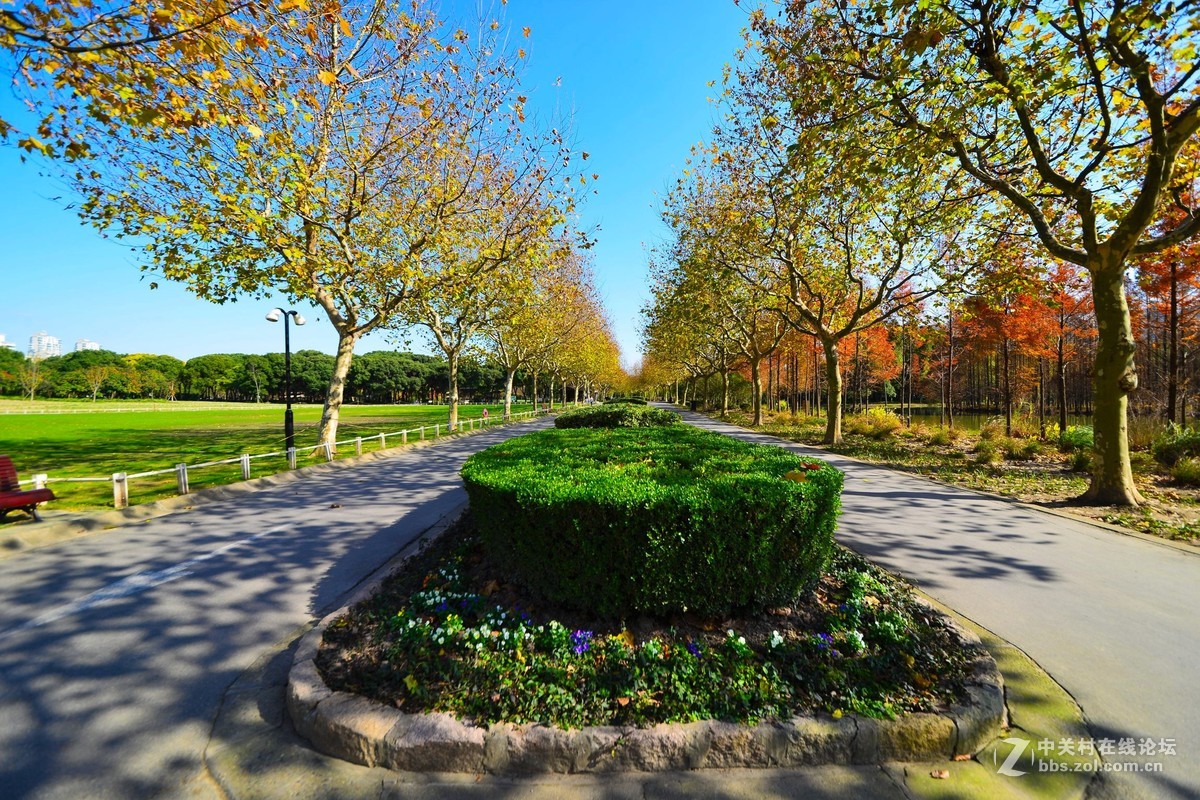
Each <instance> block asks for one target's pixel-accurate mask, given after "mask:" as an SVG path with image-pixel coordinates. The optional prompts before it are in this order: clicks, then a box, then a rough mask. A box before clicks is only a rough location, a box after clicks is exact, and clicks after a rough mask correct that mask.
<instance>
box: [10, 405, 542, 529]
mask: <svg viewBox="0 0 1200 800" xmlns="http://www.w3.org/2000/svg"><path fill="white" fill-rule="evenodd" d="M486 407H487V408H488V411H489V414H490V415H491V419H492V420H493V421H498V420H499V419H500V417H501V416H502V414H503V410H504V407H503V406H502V405H489V406H486ZM26 408H27V406H23V405H22V404H21V403H20V402H19V401H0V454H6V455H9V456H11V457H12V459H13V462H14V463H15V464H16V466H17V471H18V472H19V473H20V475H21V478H22V479H27V478H29V477H31V476H32V475H34V474H36V473H45V474H47V475H49V476H50V484H49V485H50V488H51V489H53V490H54V493H55V494H56V495H57V496H58V498H59V499H58V500H56V501H55V502H53V503H51V504H50V505H49V506H48V507H47V508H48V509H49V510H85V509H102V508H111V507H112V483H111V477H112V474H113V473H114V472H125V473H129V474H135V473H139V472H152V471H154V470H160V469H172V468H173V467H174V466H175V465H176V464H180V463H186V464H188V465H193V464H201V463H204V462H208V461H220V460H223V459H227V458H237V457H238V456H240V455H241V454H243V453H248V454H250V455H252V456H253V455H256V454H259V453H270V452H275V451H282V450H283V448H284V442H283V407H282V406H278V405H265V404H264V405H251V404H242V405H237V404H229V403H221V404H203V403H187V404H183V403H180V404H175V403H147V404H145V405H141V404H131V403H129V402H126V401H116V402H113V403H108V404H106V403H105V402H103V401H101V402H98V403H94V404H93V403H91V402H86V403H80V402H78V401H75V402H71V401H64V402H53V401H51V402H41V403H39V404H38V406H37V409H38V413H22V412H23V411H25V409H26ZM483 408H484V406H481V405H463V406H460V407H459V417H460V419H464V420H465V419H475V418H478V417H479V416H480V413H481V411H482V409H483ZM530 408H531V406H530V405H529V404H523V405H522V404H515V405H514V406H513V411H514V413H517V412H521V411H528V410H529V409H530ZM293 409H294V411H295V417H296V447H297V448H298V449H299V448H303V447H311V446H312V445H315V444H316V442H317V424H318V423H319V421H320V418H321V407H320V406H316V405H311V406H293ZM6 412H8V413H6ZM13 412H15V413H13ZM85 412H86V413H85ZM447 415H448V410H447V408H446V406H402V405H388V406H345V407H343V408H342V413H341V424H340V425H339V427H338V441H343V442H344V441H348V440H349V441H351V442H352V440H353V439H354V438H355V437H357V436H361V437H364V438H366V437H370V436H375V435H377V434H379V433H386V434H392V433H396V434H398V433H399V432H400V431H402V430H412V429H416V428H419V427H420V426H429V428H430V429H429V430H428V431H427V432H426V437H427V438H430V437H432V436H433V435H434V430H433V427H432V426H434V425H435V424H440V425H441V426H442V433H443V435H444V434H445V424H446V419H447ZM417 438H418V437H417V434H415V433H414V434H412V435H411V436H410V440H415V439H417ZM387 444H388V447H393V446H396V445H399V444H400V437H399V436H396V437H394V438H389V439H388V442H387ZM378 449H380V443H379V440H378V439H375V440H372V441H368V442H364V443H363V452H364V453H369V452H373V451H375V450H378ZM339 455H342V456H345V455H354V445H353V443H351V444H349V445H343V446H342V447H341V448H339ZM323 458H324V457H323V455H321V454H320V453H319V452H318V453H317V454H316V455H315V456H314V455H309V454H308V453H306V452H300V453H299V454H298V456H297V465H298V466H302V465H304V464H309V463H314V462H317V461H321V460H323ZM250 463H251V477H255V478H257V477H262V476H264V475H271V474H274V473H276V472H281V471H283V470H285V469H287V459H286V457H285V456H283V455H280V456H276V457H269V458H261V459H253V460H252V461H251V462H250ZM63 478H102V479H103V480H102V481H95V482H73V481H62V480H61V479H63ZM188 480H189V484H190V487H191V489H192V490H196V489H200V488H203V487H205V486H216V485H220V484H226V483H232V482H234V481H239V480H241V467H240V465H238V464H236V463H234V464H228V465H222V466H213V467H205V468H203V469H189V470H188ZM175 493H176V483H175V475H174V473H170V474H166V475H156V476H147V477H144V478H134V479H130V481H129V501H130V503H145V502H149V501H152V500H158V499H161V498H163V497H169V496H172V495H174V494H175ZM20 518H21V515H20V514H14V515H13V517H12V519H20ZM0 524H2V523H0Z"/></svg>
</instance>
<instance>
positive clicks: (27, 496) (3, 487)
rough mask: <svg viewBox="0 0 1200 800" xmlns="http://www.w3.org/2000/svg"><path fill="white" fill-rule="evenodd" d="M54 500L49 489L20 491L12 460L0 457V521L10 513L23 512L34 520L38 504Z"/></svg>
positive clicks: (52, 493) (36, 515) (36, 516)
mask: <svg viewBox="0 0 1200 800" xmlns="http://www.w3.org/2000/svg"><path fill="white" fill-rule="evenodd" d="M53 499H54V492H52V491H50V490H49V489H22V488H21V484H20V483H18V482H17V468H16V467H14V466H13V462H12V459H11V458H9V457H8V456H0V520H2V519H4V518H5V517H6V516H8V512H10V511H24V512H25V513H26V514H28V515H29V516H31V517H33V518H34V519H36V520H40V519H41V517H39V516H38V513H37V506H38V503H45V502H48V501H50V500H53Z"/></svg>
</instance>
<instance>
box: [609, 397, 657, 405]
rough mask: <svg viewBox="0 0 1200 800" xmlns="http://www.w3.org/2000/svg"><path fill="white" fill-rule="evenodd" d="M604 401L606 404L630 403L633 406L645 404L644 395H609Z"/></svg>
mask: <svg viewBox="0 0 1200 800" xmlns="http://www.w3.org/2000/svg"><path fill="white" fill-rule="evenodd" d="M604 402H605V403H607V404H612V403H630V404H632V405H635V406H644V405H647V402H646V398H644V397H610V398H608V399H607V400H605V401H604Z"/></svg>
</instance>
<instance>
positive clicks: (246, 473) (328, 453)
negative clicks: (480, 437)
mask: <svg viewBox="0 0 1200 800" xmlns="http://www.w3.org/2000/svg"><path fill="white" fill-rule="evenodd" d="M547 413H549V412H548V411H546V410H543V409H533V410H531V411H522V412H520V413H516V414H513V415H512V417H511V418H512V419H513V420H515V419H518V418H520V417H536V416H542V415H545V414H547ZM503 422H504V420H503V419H499V418H495V419H489V418H488V417H471V418H466V419H461V420H459V422H458V428H459V431H460V432H461V431H463V430H464V429H465V430H466V431H468V432H470V431H475V430H482V429H483V428H485V427H489V426H494V425H496V424H497V423H501V424H503ZM442 427H443V426H442V424H441V423H437V424H434V425H432V426H430V425H422V426H420V427H418V428H410V429H408V430H402V431H393V432H391V433H386V432H385V433H377V434H375V435H374V436H365V437H364V436H356V437H354V438H353V439H346V440H345V441H341V442H335V443H334V444H333V445H332V446H331V445H330V444H328V443H322V444H317V445H313V446H312V447H292V448H288V449H287V450H276V451H274V452H270V453H255V454H254V455H251V454H249V453H242V454H241V455H239V456H235V457H233V458H223V459H220V460H218V461H205V462H202V463H200V464H186V463H180V464H176V465H175V466H173V467H171V468H170V469H154V470H149V471H147V472H134V473H127V472H114V473H113V474H112V475H111V476H110V477H107V478H56V477H53V476H51V475H49V474H47V473H39V474H36V475H33V476H31V477H30V478H28V479H26V480H23V481H21V483H22V484H25V483H30V484H33V485H34V487H35V488H38V489H42V488H45V486H46V484H47V483H52V482H57V483H95V482H102V481H103V482H110V481H111V482H112V488H113V507H114V508H125V507H126V506H128V505H129V483H130V481H133V480H136V479H138V478H150V477H155V476H158V475H169V474H172V473H174V475H175V484H176V489H177V492H178V493H179V494H181V495H185V494H188V493H189V492H190V491H191V490H190V487H189V474H190V473H192V472H194V471H196V470H200V469H205V468H208V467H218V466H225V465H228V464H240V465H241V471H242V480H250V462H251V461H254V460H256V459H261V458H278V457H279V456H287V462H288V469H289V470H292V469H295V468H296V456H297V454H298V453H309V454H315V453H316V452H317V451H320V452H321V455H322V457H323V458H324V459H325V461H327V462H329V461H333V460H334V457H335V448H341V447H342V446H346V447H347V448H348V447H349V446H350V445H353V446H354V454H355V455H356V456H361V455H362V451H363V442H369V441H371V440H373V439H378V440H379V449H380V450H386V449H387V447H388V445H387V439H388V437H389V436H399V437H400V445H401V446H403V445H406V444H408V435H409V434H410V433H416V434H418V435H419V436H420V438H421V439H424V438H425V433H426V431H427V430H430V429H432V433H433V436H434V438H437V437H439V436H441V435H442ZM445 427H447V429H448V428H449V426H445ZM450 432H451V431H450V430H449V429H448V430H447V433H450Z"/></svg>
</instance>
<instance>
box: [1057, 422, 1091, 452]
mask: <svg viewBox="0 0 1200 800" xmlns="http://www.w3.org/2000/svg"><path fill="white" fill-rule="evenodd" d="M1095 444H1096V436H1095V434H1094V433H1093V432H1092V426H1091V425H1068V426H1067V429H1066V430H1065V431H1063V432H1062V433H1060V434H1059V435H1058V449H1059V450H1062V451H1063V452H1064V453H1073V452H1075V451H1076V450H1090V449H1091V448H1092V447H1093V446H1095Z"/></svg>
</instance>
